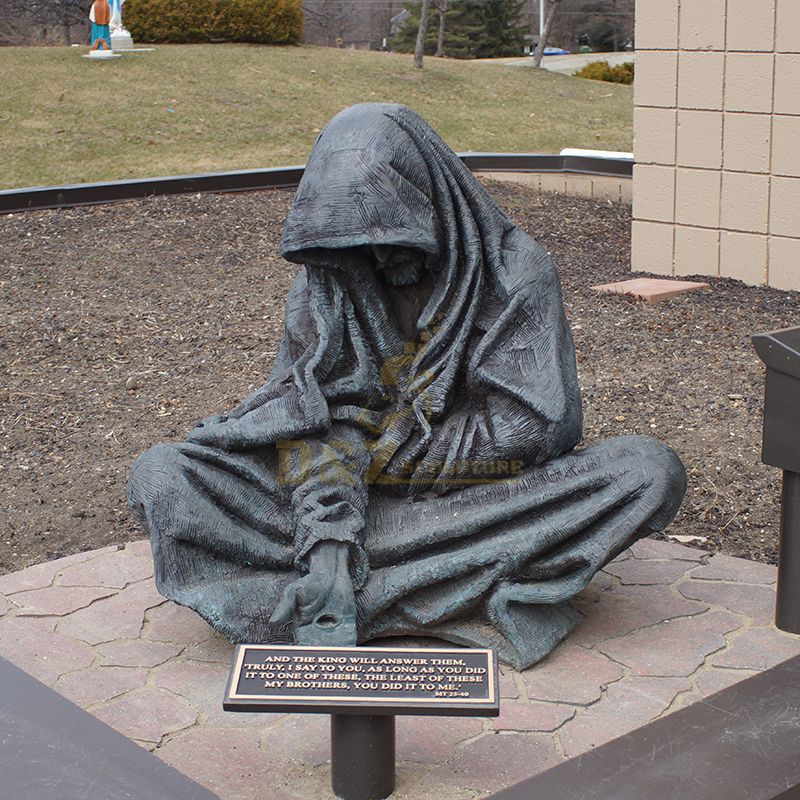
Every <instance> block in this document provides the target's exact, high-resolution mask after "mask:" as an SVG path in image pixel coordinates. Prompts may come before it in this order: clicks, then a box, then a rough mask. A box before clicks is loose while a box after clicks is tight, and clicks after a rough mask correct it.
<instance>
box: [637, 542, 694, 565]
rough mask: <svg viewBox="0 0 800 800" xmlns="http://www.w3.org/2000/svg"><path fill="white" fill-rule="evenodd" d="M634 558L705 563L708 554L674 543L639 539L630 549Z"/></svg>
mask: <svg viewBox="0 0 800 800" xmlns="http://www.w3.org/2000/svg"><path fill="white" fill-rule="evenodd" d="M631 552H632V553H633V557H634V558H644V559H655V560H657V561H664V560H667V559H670V558H677V559H680V560H682V561H696V562H698V563H699V562H701V561H705V560H706V559H707V558H708V553H706V552H705V551H703V550H696V549H695V548H693V547H685V546H684V545H682V544H676V543H675V542H662V541H661V540H660V539H639V541H638V542H636V543H635V544H634V545H633V546H632V547H631Z"/></svg>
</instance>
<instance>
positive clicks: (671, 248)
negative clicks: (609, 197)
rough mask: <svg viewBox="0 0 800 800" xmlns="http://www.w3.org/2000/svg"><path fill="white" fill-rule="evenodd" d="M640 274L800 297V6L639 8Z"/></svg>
mask: <svg viewBox="0 0 800 800" xmlns="http://www.w3.org/2000/svg"><path fill="white" fill-rule="evenodd" d="M636 44H637V48H638V49H637V53H636V83H635V89H634V104H635V108H634V156H635V159H636V166H635V168H634V180H633V219H634V222H633V253H632V260H633V269H634V270H641V271H646V272H657V273H661V274H665V275H694V274H699V275H719V276H724V277H731V278H738V279H740V280H743V281H746V282H747V283H752V284H769V285H770V286H776V287H778V288H781V289H796V290H800V0H637V3H636Z"/></svg>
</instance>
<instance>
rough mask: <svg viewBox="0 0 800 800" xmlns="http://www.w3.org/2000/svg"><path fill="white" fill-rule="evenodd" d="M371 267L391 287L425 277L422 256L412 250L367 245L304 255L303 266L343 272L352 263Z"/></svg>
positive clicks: (417, 280)
mask: <svg viewBox="0 0 800 800" xmlns="http://www.w3.org/2000/svg"><path fill="white" fill-rule="evenodd" d="M365 259H366V260H367V261H368V262H369V263H370V264H372V266H373V268H374V269H375V271H376V272H377V273H378V275H379V276H380V277H381V279H382V280H384V281H385V282H386V283H388V284H389V285H390V286H410V285H412V284H414V283H418V282H419V281H420V280H421V279H422V277H423V275H424V274H425V269H426V266H425V263H426V258H425V254H424V253H423V252H422V251H421V250H415V249H414V248H413V247H400V246H395V245H370V246H369V247H357V248H353V249H346V248H343V249H341V250H323V249H310V250H306V251H304V258H303V260H304V262H305V263H306V264H312V265H314V266H318V267H322V268H323V269H334V270H342V271H344V272H346V271H347V270H348V268H349V267H350V266H351V264H352V262H353V260H356V261H358V262H360V263H362V264H363V262H364V260H365Z"/></svg>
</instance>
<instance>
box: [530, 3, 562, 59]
mask: <svg viewBox="0 0 800 800" xmlns="http://www.w3.org/2000/svg"><path fill="white" fill-rule="evenodd" d="M560 2H561V0H548V2H547V10H546V11H545V15H544V28H543V29H542V35H541V36H540V37H539V43H538V44H537V45H536V50H534V52H533V66H534V67H537V68H538V67H541V66H542V57H543V56H544V48H545V47H547V37H548V36H549V35H550V29H551V28H552V27H553V20H554V19H555V16H556V9H557V8H558V4H559V3H560Z"/></svg>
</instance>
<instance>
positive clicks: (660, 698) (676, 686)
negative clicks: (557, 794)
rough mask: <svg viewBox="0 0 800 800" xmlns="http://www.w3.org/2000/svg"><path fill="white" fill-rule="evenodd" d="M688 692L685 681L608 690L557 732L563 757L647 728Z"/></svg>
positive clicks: (625, 684) (631, 682)
mask: <svg viewBox="0 0 800 800" xmlns="http://www.w3.org/2000/svg"><path fill="white" fill-rule="evenodd" d="M689 688H691V684H690V683H689V681H688V680H687V679H686V678H627V679H626V680H624V681H620V682H619V683H615V684H613V685H611V686H609V687H608V691H607V692H606V693H605V695H604V696H603V699H602V700H601V701H600V702H598V703H595V704H594V705H592V706H589V708H587V709H584V710H583V711H580V712H579V713H578V715H577V716H576V717H575V719H573V720H571V721H570V722H567V723H566V725H564V727H563V728H561V729H560V730H559V731H558V734H557V735H558V738H559V740H560V741H561V747H562V748H563V750H564V754H565V755H566V756H567V757H568V758H572V757H573V756H577V755H580V754H581V753H585V752H586V751H587V750H591V749H592V748H593V747H597V746H598V745H601V744H604V743H605V742H609V741H611V740H612V739H616V738H617V737H618V736H622V735H623V734H626V733H629V732H630V731H632V730H634V729H636V728H639V727H641V726H642V725H646V724H647V723H648V722H651V721H652V720H653V719H655V718H656V717H658V716H659V715H660V714H663V713H664V711H665V710H666V709H667V708H669V706H670V704H671V703H672V701H673V700H674V699H675V698H676V697H677V695H678V694H679V693H680V692H682V691H686V690H687V689H689Z"/></svg>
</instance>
